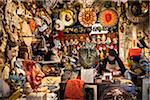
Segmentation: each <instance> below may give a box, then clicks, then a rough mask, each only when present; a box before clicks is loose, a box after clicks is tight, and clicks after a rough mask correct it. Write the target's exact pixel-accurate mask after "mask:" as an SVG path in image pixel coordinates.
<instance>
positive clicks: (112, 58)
mask: <svg viewBox="0 0 150 100" xmlns="http://www.w3.org/2000/svg"><path fill="white" fill-rule="evenodd" d="M100 67H101V68H100V70H102V71H109V72H112V73H113V74H114V75H119V74H121V75H123V74H124V72H125V71H126V69H125V66H124V64H123V62H122V61H121V59H120V58H119V56H118V54H117V53H116V51H115V50H113V49H110V50H109V54H108V56H107V58H105V59H104V60H103V64H102V66H100Z"/></svg>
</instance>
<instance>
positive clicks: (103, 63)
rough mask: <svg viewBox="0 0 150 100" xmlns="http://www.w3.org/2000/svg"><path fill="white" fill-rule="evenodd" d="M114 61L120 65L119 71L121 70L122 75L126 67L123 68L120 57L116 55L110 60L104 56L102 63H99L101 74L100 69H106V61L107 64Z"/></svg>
mask: <svg viewBox="0 0 150 100" xmlns="http://www.w3.org/2000/svg"><path fill="white" fill-rule="evenodd" d="M116 61H117V63H118V65H119V67H120V70H119V71H121V74H122V75H123V74H124V72H125V71H126V69H125V66H124V64H123V62H122V61H121V59H120V58H119V57H116V58H115V59H114V60H113V61H110V60H109V59H108V58H105V59H104V60H103V62H102V64H100V66H99V73H100V74H102V71H107V70H106V66H107V62H108V63H109V64H115V63H116Z"/></svg>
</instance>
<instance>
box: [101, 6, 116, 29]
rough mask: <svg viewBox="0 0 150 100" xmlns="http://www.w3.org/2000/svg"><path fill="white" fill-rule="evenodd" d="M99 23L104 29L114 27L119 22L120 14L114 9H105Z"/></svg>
mask: <svg viewBox="0 0 150 100" xmlns="http://www.w3.org/2000/svg"><path fill="white" fill-rule="evenodd" d="M99 21H100V23H101V24H102V26H103V27H112V26H114V25H116V24H117V22H118V14H117V12H116V11H115V10H113V9H105V10H103V11H102V12H101V13H100V15H99Z"/></svg>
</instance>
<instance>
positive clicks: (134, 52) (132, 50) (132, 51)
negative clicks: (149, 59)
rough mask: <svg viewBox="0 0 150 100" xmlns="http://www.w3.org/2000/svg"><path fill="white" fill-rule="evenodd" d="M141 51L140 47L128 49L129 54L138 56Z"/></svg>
mask: <svg viewBox="0 0 150 100" xmlns="http://www.w3.org/2000/svg"><path fill="white" fill-rule="evenodd" d="M141 52H142V49H140V48H133V49H129V56H130V57H132V56H140V53H141Z"/></svg>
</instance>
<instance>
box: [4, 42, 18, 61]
mask: <svg viewBox="0 0 150 100" xmlns="http://www.w3.org/2000/svg"><path fill="white" fill-rule="evenodd" d="M18 51H19V48H18V45H17V43H15V42H12V41H9V42H8V44H7V52H6V55H7V57H8V58H9V59H10V60H12V59H13V58H14V57H17V56H18Z"/></svg>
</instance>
